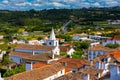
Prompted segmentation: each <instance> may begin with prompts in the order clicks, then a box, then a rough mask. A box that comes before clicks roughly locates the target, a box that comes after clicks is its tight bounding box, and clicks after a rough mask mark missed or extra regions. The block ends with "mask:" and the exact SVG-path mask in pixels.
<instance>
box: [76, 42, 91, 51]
mask: <svg viewBox="0 0 120 80" xmlns="http://www.w3.org/2000/svg"><path fill="white" fill-rule="evenodd" d="M74 44H75V46H74V49H75V50H77V51H79V50H83V49H87V48H88V47H89V44H88V42H85V41H78V42H75V43H74Z"/></svg>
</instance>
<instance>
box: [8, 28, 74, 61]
mask: <svg viewBox="0 0 120 80" xmlns="http://www.w3.org/2000/svg"><path fill="white" fill-rule="evenodd" d="M46 44H47V45H30V44H19V45H18V46H17V47H15V49H14V50H13V51H12V52H11V53H10V58H11V59H12V60H13V61H14V62H24V61H23V59H22V57H23V56H21V54H23V55H25V56H27V55H31V54H33V52H34V53H35V54H41V53H46V52H52V53H54V54H56V55H60V52H65V53H67V54H68V55H72V54H73V52H74V49H73V48H70V47H64V46H59V41H58V40H56V38H55V34H54V30H53V29H52V31H51V34H50V38H49V39H48V40H47V41H46ZM17 53H18V54H20V55H17Z"/></svg>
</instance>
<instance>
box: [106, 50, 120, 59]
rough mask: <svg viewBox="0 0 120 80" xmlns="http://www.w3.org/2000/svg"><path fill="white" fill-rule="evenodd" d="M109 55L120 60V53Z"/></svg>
mask: <svg viewBox="0 0 120 80" xmlns="http://www.w3.org/2000/svg"><path fill="white" fill-rule="evenodd" d="M107 55H112V56H113V57H115V58H119V59H120V52H111V53H108V54H107Z"/></svg>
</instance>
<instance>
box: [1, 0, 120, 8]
mask: <svg viewBox="0 0 120 80" xmlns="http://www.w3.org/2000/svg"><path fill="white" fill-rule="evenodd" d="M90 6H92V7H103V6H105V7H112V6H120V0H0V10H30V9H36V10H41V9H51V8H82V7H90Z"/></svg>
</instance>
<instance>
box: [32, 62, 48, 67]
mask: <svg viewBox="0 0 120 80" xmlns="http://www.w3.org/2000/svg"><path fill="white" fill-rule="evenodd" d="M46 65H47V64H45V63H42V62H36V63H35V64H33V68H40V67H43V66H46Z"/></svg>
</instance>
